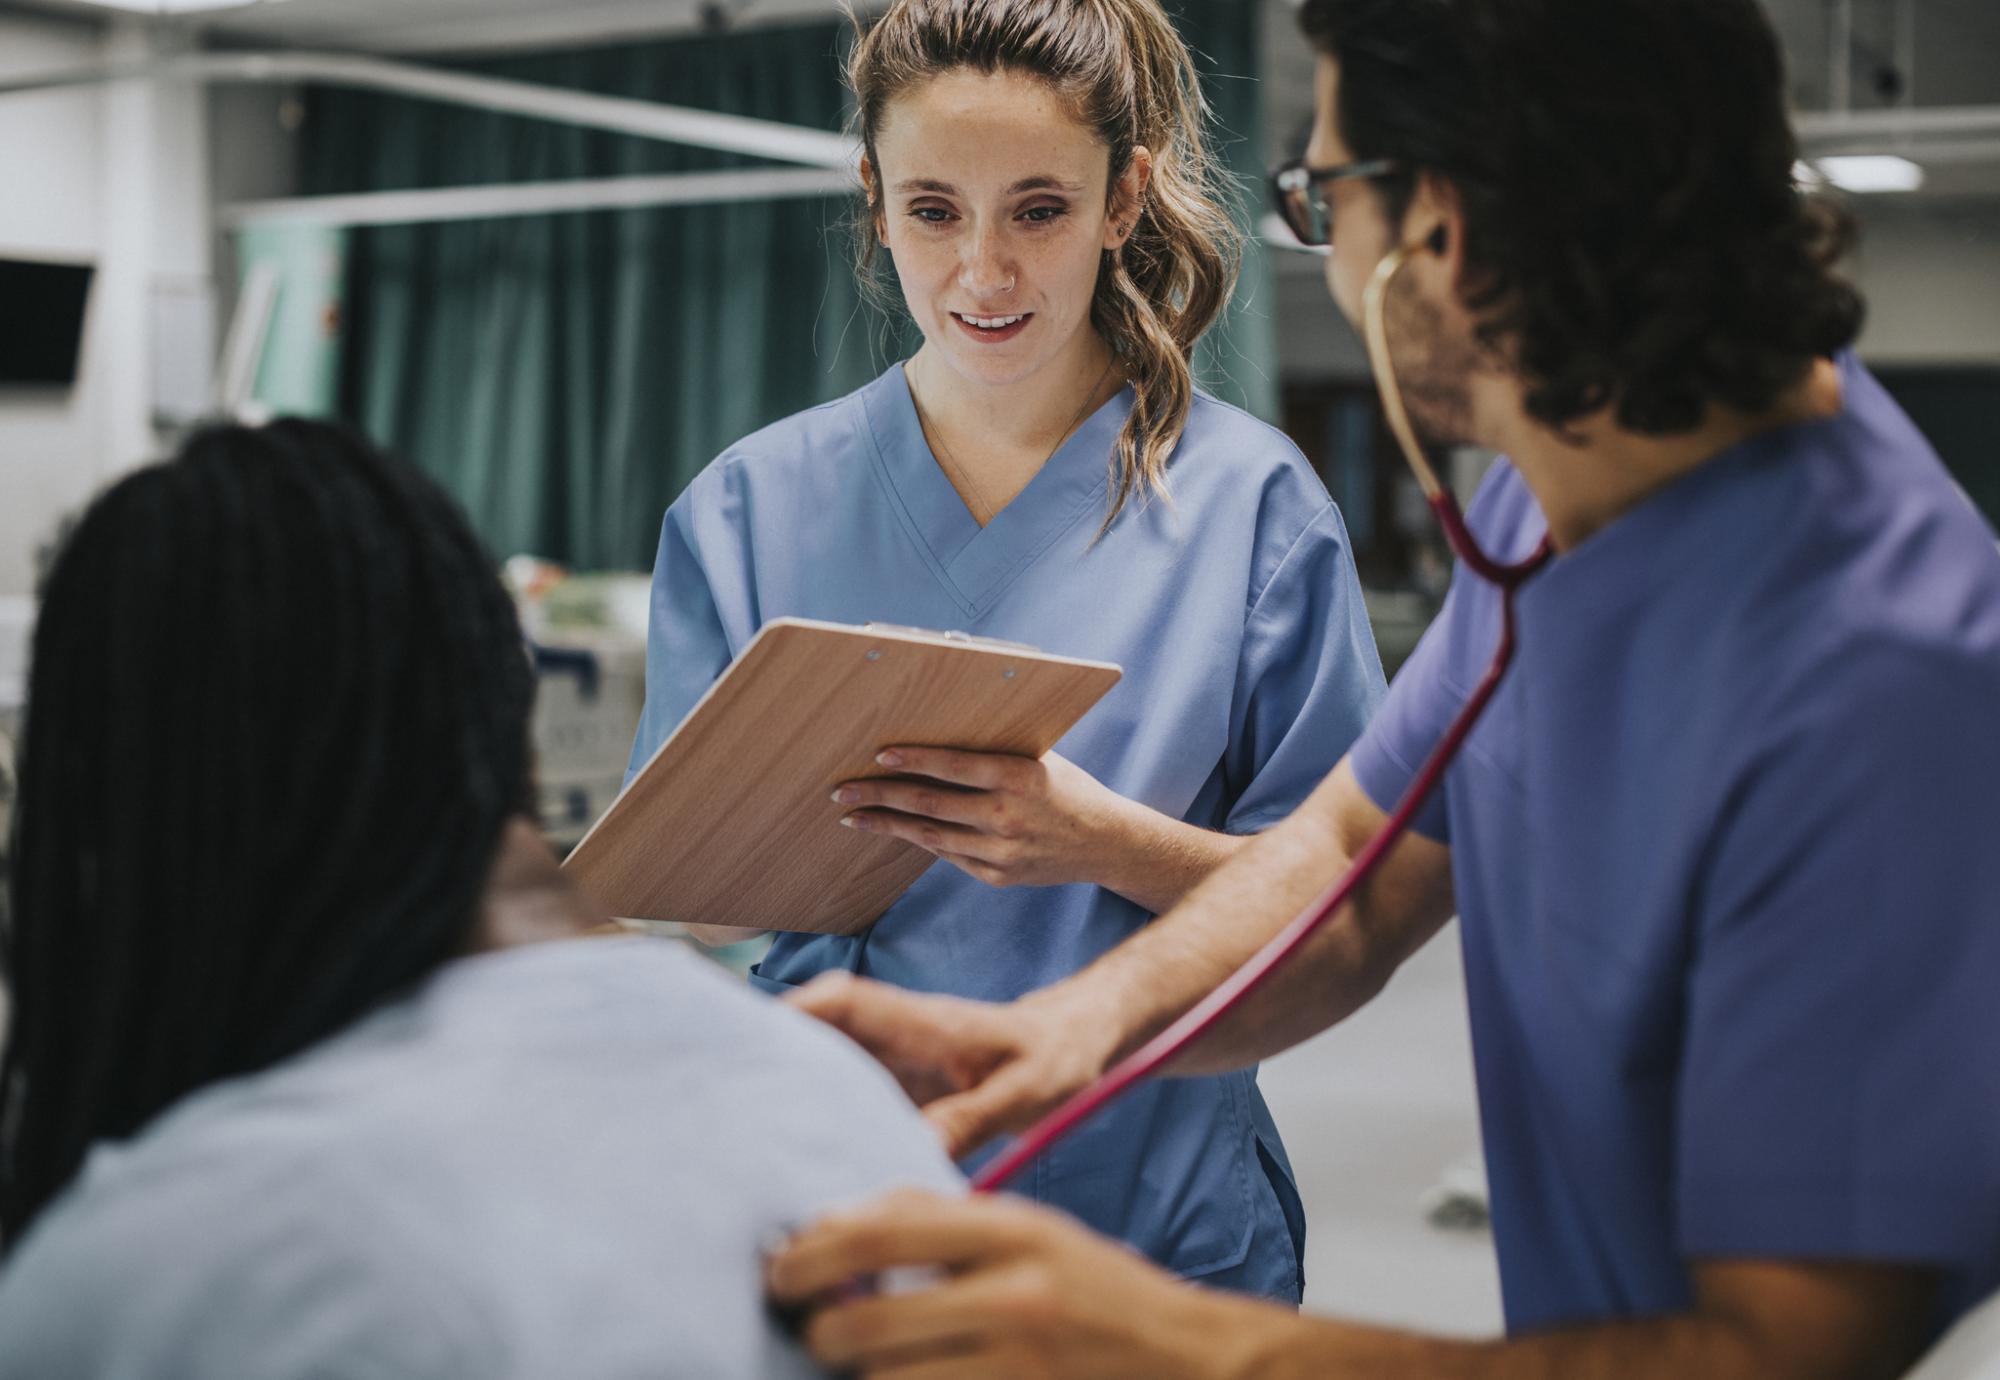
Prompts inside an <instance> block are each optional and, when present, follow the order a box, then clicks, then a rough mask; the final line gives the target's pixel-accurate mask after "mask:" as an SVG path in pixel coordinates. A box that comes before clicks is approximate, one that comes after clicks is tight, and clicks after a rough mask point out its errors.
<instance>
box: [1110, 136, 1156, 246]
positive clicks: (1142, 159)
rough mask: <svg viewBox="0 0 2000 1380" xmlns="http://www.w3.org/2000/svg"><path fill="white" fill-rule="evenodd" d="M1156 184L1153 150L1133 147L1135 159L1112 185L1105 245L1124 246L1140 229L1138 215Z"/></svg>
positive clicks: (1143, 146) (1141, 146) (1133, 158)
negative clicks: (1109, 216) (1154, 181)
mask: <svg viewBox="0 0 2000 1380" xmlns="http://www.w3.org/2000/svg"><path fill="white" fill-rule="evenodd" d="M1152 185H1153V151H1152V150H1151V149H1149V148H1147V147H1146V146H1145V145H1144V144H1141V145H1139V146H1138V147H1136V148H1134V149H1133V150H1132V159H1131V161H1130V162H1129V163H1127V164H1126V165H1125V171H1124V173H1123V175H1121V176H1120V177H1119V179H1118V181H1117V183H1116V184H1115V185H1113V187H1112V188H1111V218H1110V220H1109V221H1108V222H1107V223H1106V224H1105V227H1104V247H1105V248H1106V249H1114V250H1115V249H1122V248H1124V246H1125V242H1126V241H1127V240H1129V239H1131V238H1132V232H1133V231H1134V230H1136V229H1137V228H1138V225H1139V214H1140V212H1142V211H1144V210H1145V209H1146V192H1147V191H1148V189H1150V188H1151V187H1152Z"/></svg>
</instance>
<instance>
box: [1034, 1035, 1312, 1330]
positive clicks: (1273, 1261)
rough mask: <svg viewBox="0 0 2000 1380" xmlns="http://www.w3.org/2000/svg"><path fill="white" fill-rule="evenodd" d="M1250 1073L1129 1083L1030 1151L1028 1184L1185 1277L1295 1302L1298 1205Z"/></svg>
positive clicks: (1301, 1235) (1301, 1231)
mask: <svg viewBox="0 0 2000 1380" xmlns="http://www.w3.org/2000/svg"><path fill="white" fill-rule="evenodd" d="M1253 1078H1254V1075H1252V1074H1250V1073H1248V1072H1237V1073H1229V1074H1224V1075H1221V1076H1218V1077H1208V1078H1169V1079H1161V1080H1158V1081H1156V1082H1152V1083H1147V1084H1144V1085H1142V1086H1140V1087H1138V1088H1135V1089H1134V1090H1133V1091H1132V1092H1130V1093H1128V1094H1127V1095H1126V1096H1125V1097H1124V1098H1122V1099H1120V1100H1119V1101H1118V1102H1115V1103H1113V1104H1112V1105H1111V1106H1110V1107H1108V1108H1106V1109H1105V1110H1104V1111H1103V1112H1100V1113H1099V1114H1098V1115H1097V1117H1096V1118H1094V1119H1093V1120H1092V1121H1090V1122H1088V1123H1086V1124H1085V1125H1084V1126H1082V1127H1080V1128H1079V1129H1078V1130H1077V1131H1076V1132H1075V1133H1074V1135H1073V1136H1072V1137H1071V1139H1069V1140H1067V1141H1065V1142H1064V1143H1062V1144H1061V1145H1058V1146H1056V1147H1055V1148H1054V1149H1052V1150H1051V1151H1050V1152H1049V1153H1048V1154H1047V1155H1045V1156H1044V1157H1043V1158H1042V1160H1041V1161H1040V1162H1038V1163H1037V1165H1036V1167H1035V1177H1034V1183H1033V1188H1034V1194H1035V1196H1036V1197H1037V1198H1038V1199H1040V1200H1041V1201H1043V1202H1046V1203H1049V1204H1050V1205H1052V1206H1055V1207H1059V1208H1061V1209H1063V1210H1064V1211H1066V1212H1068V1213H1069V1214H1070V1215H1072V1216H1074V1217H1076V1218H1077V1219H1079V1220H1080V1221H1082V1222H1083V1223H1084V1224H1085V1225H1087V1226H1089V1227H1091V1228H1093V1229H1094V1230H1096V1231H1098V1232H1100V1233H1102V1234H1104V1235H1106V1236H1113V1237H1117V1238H1118V1239H1120V1240H1122V1241H1125V1242H1127V1243H1128V1244H1130V1245H1131V1246H1133V1247H1135V1248H1136V1249H1138V1250H1140V1251H1142V1252H1144V1253H1145V1254H1146V1255H1148V1256H1150V1257H1152V1259H1153V1260H1155V1261H1156V1262H1158V1263H1159V1264H1160V1265H1162V1266H1164V1267H1165V1268H1167V1269H1169V1270H1172V1271H1174V1272H1175V1273H1176V1274H1179V1275H1181V1276H1182V1277H1183V1278H1186V1279H1190V1280H1197V1281H1199V1282H1200V1283H1202V1284H1205V1285H1209V1286H1211V1287H1214V1288H1221V1289H1230V1290H1235V1291H1238V1292H1241V1293H1247V1294H1255V1295H1257V1296H1259V1297H1263V1298H1268V1299H1272V1300H1275V1301H1280V1302H1288V1303H1292V1304H1296V1303H1297V1302H1298V1298H1299V1286H1300V1269H1299V1260H1300V1252H1301V1249H1302V1247H1303V1242H1304V1222H1305V1218H1304V1212H1303V1211H1302V1209H1301V1208H1300V1205H1299V1201H1298V1194H1297V1191H1296V1190H1295V1189H1294V1188H1293V1187H1292V1184H1291V1179H1290V1175H1289V1174H1288V1173H1286V1172H1284V1159H1283V1151H1282V1149H1281V1148H1280V1149H1278V1150H1277V1151H1276V1153H1275V1154H1273V1153H1271V1152H1270V1151H1267V1150H1266V1149H1265V1148H1264V1147H1263V1146H1262V1145H1260V1143H1259V1137H1258V1135H1257V1127H1256V1125H1255V1123H1256V1122H1257V1121H1260V1120H1261V1121H1266V1122H1268V1120H1269V1118H1268V1115H1262V1116H1260V1115H1258V1114H1259V1113H1261V1112H1262V1102H1261V1099H1259V1098H1258V1097H1257V1094H1256V1091H1255V1086H1254V1082H1253ZM1272 1139H1273V1143H1274V1144H1275V1139H1276V1137H1275V1128H1274V1133H1273V1136H1272ZM1267 1160H1268V1161H1269V1163H1270V1166H1271V1167H1270V1168H1269V1169H1267V1168H1266V1162H1267ZM1274 1170H1275V1171H1276V1172H1275V1173H1273V1171H1274ZM1022 1187H1023V1188H1026V1187H1027V1185H1026V1184H1023V1185H1022Z"/></svg>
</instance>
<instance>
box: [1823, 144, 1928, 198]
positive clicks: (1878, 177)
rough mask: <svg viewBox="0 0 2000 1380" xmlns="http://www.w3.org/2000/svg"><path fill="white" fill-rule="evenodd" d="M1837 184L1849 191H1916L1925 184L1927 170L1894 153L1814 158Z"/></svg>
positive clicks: (1833, 182)
mask: <svg viewBox="0 0 2000 1380" xmlns="http://www.w3.org/2000/svg"><path fill="white" fill-rule="evenodd" d="M1813 162H1814V164H1815V166H1817V167H1818V168H1819V170H1820V172H1821V174H1823V175H1824V176H1825V178H1826V180H1827V181H1829V182H1831V183H1832V184H1833V185H1834V186H1836V187H1839V188H1841V189H1842V190H1844V191H1849V192H1914V191H1916V190H1917V189H1918V188H1919V187H1921V186H1923V185H1924V170H1923V169H1922V168H1921V167H1919V166H1918V165H1917V164H1915V163H1912V162H1911V161H1910V160H1909V159H1907V158H1898V157H1896V156H1895V155H1894V154H1886V153H1867V154H1843V155H1840V156H1838V157H1828V158H1816V159H1814V160H1813Z"/></svg>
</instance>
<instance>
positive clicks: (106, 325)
mask: <svg viewBox="0 0 2000 1380" xmlns="http://www.w3.org/2000/svg"><path fill="white" fill-rule="evenodd" d="M177 41H180V40H179V39H177V37H176V36H174V35H172V34H166V35H164V36H163V35H162V34H161V33H160V32H159V31H156V30H155V29H154V28H153V27H152V26H151V25H149V24H147V23H145V22H144V21H138V20H129V21H120V22H116V23H112V24H109V25H94V24H84V23H77V22H69V21H63V20H55V19H48V18H43V17H40V16H36V15H27V14H20V13H16V12H12V11H7V10H0V74H5V75H10V76H13V75H19V74H22V73H29V72H42V71H49V70H56V69H63V68H72V67H78V66H82V65H85V64H89V63H94V62H99V61H104V60H128V61H129V60H135V59H141V58H144V57H146V56H147V55H149V54H151V53H153V52H155V51H159V50H161V49H163V48H165V47H166V46H168V45H169V44H172V43H175V42H177ZM206 118H207V106H206V102H205V100H204V99H203V98H202V97H201V95H200V93H199V92H198V91H196V90H194V89H192V88H188V87H178V86H174V87H154V86H151V85H148V84H142V83H133V84H124V85H119V86H112V87H82V88H76V89H73V90H63V91H56V92H49V93H35V94H32V95H10V96H0V188H4V189H5V194H4V195H0V255H18V256H22V257H46V258H55V259H68V260H81V261H88V262H92V263H95V264H96V265H97V269H98V273H97V281H96V283H95V284H94V285H93V288H92V291H91V301H90V309H89V315H88V317H87V319H86V322H85V327H84V340H83V352H82V359H81V368H80V373H79V378H78V382H77V385H76V387H75V388H74V389H71V390H66V391H54V390H38V391H33V392H22V391H0V595H7V594H21V593H25V592H27V591H28V590H29V589H30V588H31V586H32V583H33V580H34V571H35V555H36V551H37V549H38V547H40V546H41V545H42V544H44V543H45V542H46V541H47V540H48V539H49V537H50V536H51V534H52V533H53V532H54V530H55V528H56V525H57V523H58V522H59V521H60V520H61V518H62V517H63V515H65V514H66V513H70V512H73V511H74V510H75V509H76V508H78V507H79V506H80V505H81V504H82V503H84V502H85V501H86V500H87V499H88V498H89V497H90V495H91V494H92V493H93V492H95V490H96V489H97V488H98V487H99V486H100V485H102V484H103V483H104V482H106V481H107V480H109V479H111V478H112V477H114V476H115V475H117V474H119V473H121V472H123V471H124V470H126V469H128V468H130V467H131V466H133V465H135V464H138V463H140V462H142V461H144V460H147V459H150V458H152V457H153V456H154V455H155V454H157V453H158V452H159V450H160V448H161V441H160V437H159V436H158V434H157V433H156V432H155V430H154V428H153V425H152V411H153V398H154V380H153V369H154V367H155V363H156V361H155V351H154V347H153V339H152V335H153V330H154V309H153V298H154V294H155V292H156V291H159V290H161V289H163V288H172V289H175V290H178V291H182V292H185V291H187V290H189V289H190V288H191V287H194V286H201V287H205V286H206V284H207V283H208V282H209V280H210V266H209V265H210V258H211V247H210V234H211V228H210V221H211V213H210V207H209V191H208V172H207V136H206ZM5 310H6V304H5V303H0V325H4V314H5Z"/></svg>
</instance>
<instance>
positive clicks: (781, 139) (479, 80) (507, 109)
mask: <svg viewBox="0 0 2000 1380" xmlns="http://www.w3.org/2000/svg"><path fill="white" fill-rule="evenodd" d="M122 81H192V82H242V83H250V84H267V83H272V82H316V83H322V84H325V85H329V86H348V87H358V88H362V89H365V90H373V91H388V92H393V93H395V94H397V95H402V96H413V97H416V98H418V99H420V100H434V101H441V102H444V103H445V104H448V105H460V106H469V107H472V108H474V109H478V110H492V111H498V112H501V113H503V114H509V115H524V116H528V117H530V118H535V119H543V120H552V121H555V122H557V123H559V124H570V125H578V126H582V127H584V128H587V129H601V130H607V131H610V132H612V133H615V134H630V135H635V136H637V137H639V138H642V139H657V140H661V141H663V142H665V143H672V144H687V145H692V146H694V147H696V148H707V149H715V150H718V151H720V152H725V153H740V154H749V155H752V156H755V157H759V158H772V159H777V160H779V161H780V162H786V163H800V164H804V165H806V166H807V167H815V168H837V169H842V170H846V169H851V168H853V167H855V166H856V165H857V164H858V162H859V159H860V150H859V148H858V147H857V146H856V144H855V143H854V141H853V140H851V139H849V138H847V137H846V136H845V135H842V134H835V133H832V132H830V131H826V130H818V129H807V128H804V127H801V126H797V125H788V124H783V123H781V122H779V121H775V120H757V119H751V118H749V117H747V116H742V115H723V114H718V113H716V112H715V111H710V110H694V109H690V108H688V107H685V106H675V105H663V104H660V103H658V102H654V101H642V100H634V99H631V98H629V97H624V96H600V95H596V94H594V93H591V92H587V91H573V90H569V89H567V88H564V87H554V86H543V85H540V84H537V83H535V82H524V81H514V80H511V79H508V78H504V77H486V76H477V75H473V74H470V73H463V72H447V71H441V70H439V69H437V68H434V67H424V66H420V65H418V64H414V63H406V62H391V61H388V60H385V59H381V58H366V57H349V56H347V55H344V54H340V53H191V54H185V55H181V56H175V57H165V58H159V59H155V60H151V61H147V62H140V63H104V64H96V65H93V66H88V67H80V68H74V69H69V70H64V71H57V72H49V73H42V74H38V75H31V76H24V77H11V78H7V79H4V80H0V96H7V95H11V94H14V93H18V92H29V91H50V90H59V89H62V88H65V87H76V86H100V85H104V84H106V83H109V82H122Z"/></svg>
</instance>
